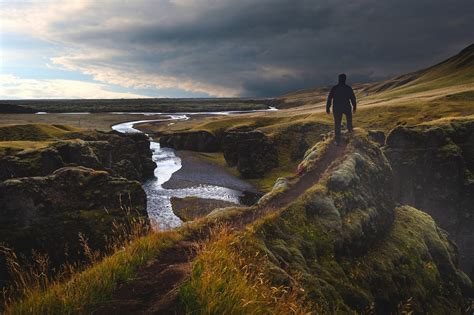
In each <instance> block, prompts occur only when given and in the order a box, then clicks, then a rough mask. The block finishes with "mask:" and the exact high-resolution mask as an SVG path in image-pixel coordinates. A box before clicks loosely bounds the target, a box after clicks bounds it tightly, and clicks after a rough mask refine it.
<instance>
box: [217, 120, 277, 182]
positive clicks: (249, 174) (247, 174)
mask: <svg viewBox="0 0 474 315" xmlns="http://www.w3.org/2000/svg"><path fill="white" fill-rule="evenodd" d="M222 151H223V152H224V158H225V160H226V162H227V165H229V166H231V167H233V166H237V169H238V171H239V172H240V174H241V175H242V176H243V177H244V178H258V177H261V176H263V174H265V173H266V172H268V171H269V170H271V169H272V168H274V167H277V166H278V153H277V150H276V147H275V145H274V143H273V141H272V140H271V139H270V138H269V137H267V136H266V135H265V134H264V133H263V132H261V131H258V130H254V129H249V128H236V129H231V130H228V131H226V132H225V134H224V136H223V139H222Z"/></svg>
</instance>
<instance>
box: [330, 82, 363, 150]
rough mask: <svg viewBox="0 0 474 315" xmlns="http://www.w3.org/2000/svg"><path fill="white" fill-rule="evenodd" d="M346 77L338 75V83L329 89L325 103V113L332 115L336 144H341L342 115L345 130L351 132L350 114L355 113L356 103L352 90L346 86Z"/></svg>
mask: <svg viewBox="0 0 474 315" xmlns="http://www.w3.org/2000/svg"><path fill="white" fill-rule="evenodd" d="M346 78H347V77H346V75H345V74H344V73H343V74H340V75H339V83H338V84H337V85H335V86H333V87H332V88H331V91H330V92H329V95H328V101H327V103H326V113H328V114H330V113H331V104H332V108H333V109H332V111H333V114H334V131H335V133H336V143H337V144H338V145H339V144H340V142H341V121H342V115H343V114H344V115H346V122H347V130H348V131H349V132H352V112H353V111H354V113H355V112H356V109H357V101H356V97H355V95H354V91H353V90H352V88H351V87H350V86H349V85H347V84H346ZM351 103H352V106H351Z"/></svg>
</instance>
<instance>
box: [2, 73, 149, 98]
mask: <svg viewBox="0 0 474 315" xmlns="http://www.w3.org/2000/svg"><path fill="white" fill-rule="evenodd" d="M143 97H146V96H143V95H139V94H133V93H122V92H113V91H108V90H107V86H106V85H105V84H99V83H91V82H84V81H76V80H35V79H22V78H19V77H16V76H14V75H8V74H7V75H4V74H2V75H0V99H64V98H76V99H80V98H97V99H100V98H143Z"/></svg>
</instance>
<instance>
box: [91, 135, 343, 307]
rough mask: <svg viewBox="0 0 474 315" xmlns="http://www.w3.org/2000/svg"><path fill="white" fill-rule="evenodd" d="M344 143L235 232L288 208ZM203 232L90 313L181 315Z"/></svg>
mask: <svg viewBox="0 0 474 315" xmlns="http://www.w3.org/2000/svg"><path fill="white" fill-rule="evenodd" d="M346 147H347V142H346V141H344V142H343V143H342V144H341V145H340V146H336V145H335V144H333V143H331V144H330V145H329V147H328V148H327V150H326V151H325V152H324V153H323V155H322V157H321V158H320V160H319V161H318V163H317V164H316V166H315V167H314V169H313V170H311V171H309V172H307V173H305V174H303V175H302V176H300V178H299V180H298V181H297V182H296V183H295V184H294V185H292V186H291V187H290V189H288V190H287V191H285V192H283V193H282V194H280V195H278V196H276V197H275V198H274V199H273V200H271V201H270V202H269V203H268V204H267V205H265V206H262V207H259V208H257V210H256V211H248V212H245V213H244V214H243V215H242V216H241V217H240V218H238V219H237V220H235V221H233V222H230V224H231V227H232V228H233V229H234V230H240V229H242V228H244V227H245V226H246V225H247V224H249V223H251V222H253V221H254V220H256V219H257V218H260V217H262V216H264V215H265V214H268V213H270V212H272V211H275V210H276V209H280V208H283V207H285V206H288V205H289V204H290V203H292V202H293V201H294V200H296V199H297V198H298V197H300V196H301V195H303V194H304V193H305V192H306V190H307V189H309V188H310V187H312V186H313V185H315V184H316V183H318V182H319V181H320V180H321V178H322V177H323V175H324V174H325V173H326V172H328V171H330V170H331V169H333V167H334V166H335V165H338V164H339V163H340V160H341V159H342V158H343V157H344V154H345V152H346ZM207 237H208V233H202V234H200V235H199V238H197V239H194V240H192V241H181V242H178V243H177V244H176V245H175V246H173V247H171V248H168V249H166V250H164V251H163V252H161V253H160V255H159V256H158V257H156V259H155V260H153V261H151V262H150V263H149V264H148V265H147V266H146V267H144V268H142V269H141V270H139V272H138V274H137V276H136V278H135V279H133V280H131V281H128V282H125V283H122V284H119V286H118V288H117V289H116V290H115V292H114V293H113V295H112V299H111V300H110V301H109V302H107V303H106V304H103V305H101V306H100V307H99V308H98V309H97V310H96V311H95V312H94V313H93V314H182V313H184V310H180V309H179V305H177V304H178V303H176V300H177V298H178V293H179V288H180V286H181V284H182V283H183V282H185V281H186V280H187V279H188V278H189V275H190V272H191V265H192V261H193V260H194V258H195V257H196V254H197V252H196V242H198V241H202V240H205V239H206V238H207Z"/></svg>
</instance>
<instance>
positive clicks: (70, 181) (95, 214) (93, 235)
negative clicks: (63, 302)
mask: <svg viewBox="0 0 474 315" xmlns="http://www.w3.org/2000/svg"><path fill="white" fill-rule="evenodd" d="M0 192H1V194H0V227H1V228H0V242H1V243H4V244H6V245H7V246H9V247H12V248H13V249H14V250H15V251H16V252H17V253H20V254H24V255H29V254H31V250H37V251H38V252H41V253H46V254H48V256H49V257H50V259H51V261H52V264H53V266H57V265H59V264H61V263H63V262H65V261H67V260H69V261H75V260H77V259H78V258H81V257H82V254H81V252H82V247H81V246H82V245H81V243H80V241H79V233H81V234H82V235H83V236H84V237H85V238H87V239H88V243H89V246H90V247H91V248H92V249H103V248H104V247H105V245H106V241H107V239H108V238H110V237H111V236H112V235H113V233H114V221H115V223H119V224H120V223H125V222H128V221H127V220H130V219H131V218H143V220H146V218H147V214H146V195H145V192H144V190H143V188H142V187H141V185H140V183H139V182H137V181H130V180H128V179H125V178H122V177H113V176H111V175H110V174H109V173H108V172H106V171H97V170H93V169H90V168H85V167H80V166H78V167H64V168H60V169H58V170H56V171H55V172H53V174H51V175H47V176H41V177H24V178H15V179H9V180H5V181H3V182H2V183H0ZM2 266H4V264H2ZM1 276H2V277H1V280H5V269H4V267H3V268H2V270H1Z"/></svg>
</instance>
